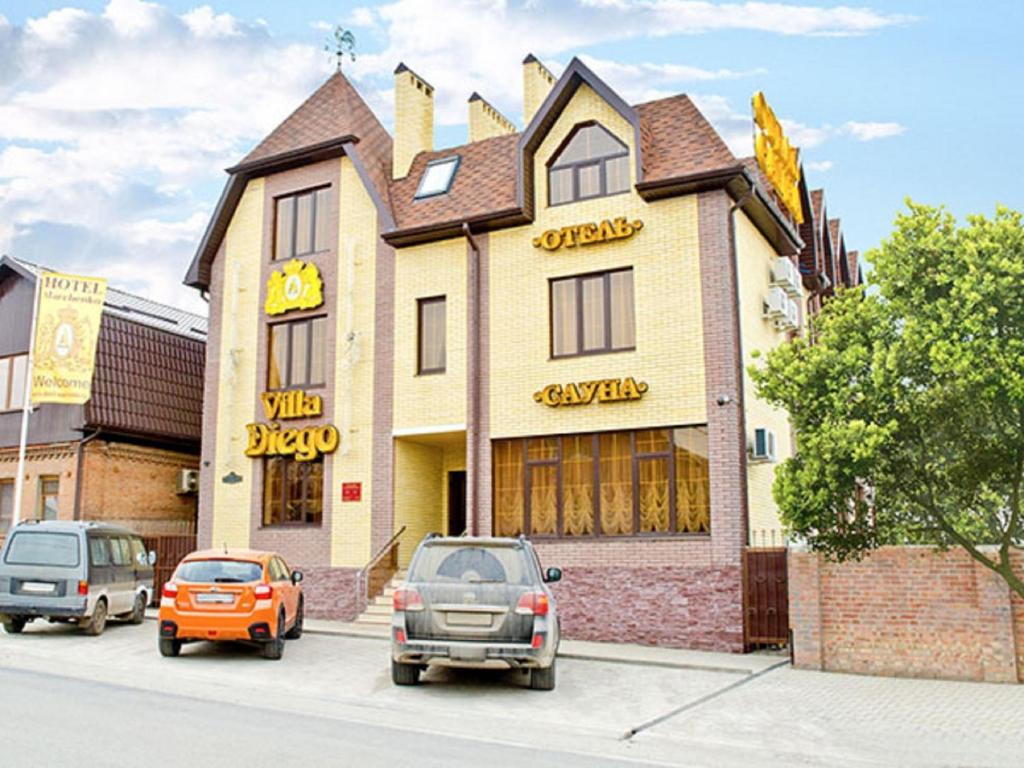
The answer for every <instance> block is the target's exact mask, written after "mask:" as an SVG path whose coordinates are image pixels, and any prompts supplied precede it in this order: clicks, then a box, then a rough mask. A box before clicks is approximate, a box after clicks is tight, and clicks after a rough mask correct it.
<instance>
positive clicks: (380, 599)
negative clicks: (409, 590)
mask: <svg viewBox="0 0 1024 768" xmlns="http://www.w3.org/2000/svg"><path fill="white" fill-rule="evenodd" d="M403 581H405V571H398V572H397V573H395V575H394V576H392V577H391V581H389V582H388V583H387V584H386V585H385V586H384V591H383V592H381V593H380V594H379V595H377V596H376V597H375V598H373V600H371V601H370V602H369V603H368V604H367V606H366V610H364V611H363V612H362V613H361V614H360V615H359V618H357V619H356V620H355V621H354V622H353V624H356V625H358V626H362V627H382V626H388V625H390V624H391V613H392V610H391V605H392V599H393V597H394V594H395V589H396V588H397V587H398V586H399V585H401V583H402V582H403Z"/></svg>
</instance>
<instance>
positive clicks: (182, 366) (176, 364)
mask: <svg viewBox="0 0 1024 768" xmlns="http://www.w3.org/2000/svg"><path fill="white" fill-rule="evenodd" d="M205 349H206V345H205V344H204V343H203V342H201V341H197V340H194V339H188V338H184V337H182V336H179V335H176V334H172V333H167V332H166V331H163V330H159V329H157V328H154V327H153V326H151V325H147V324H142V323H138V322H133V321H131V320H128V319H126V318H124V317H121V316H119V315H112V314H111V313H106V312H105V313H104V315H103V319H102V322H101V323H100V337H99V343H98V344H97V345H96V372H95V373H94V374H93V391H92V398H91V399H90V400H89V401H88V402H87V403H86V406H85V420H86V423H87V424H88V425H90V426H93V427H102V428H104V429H109V430H111V431H114V432H124V433H129V434H135V435H142V436H154V437H163V438H171V439H176V440H185V441H194V442H198V441H199V439H200V436H201V434H202V418H203V367H204V361H205Z"/></svg>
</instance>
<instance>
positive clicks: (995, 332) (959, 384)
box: [751, 202, 1024, 596]
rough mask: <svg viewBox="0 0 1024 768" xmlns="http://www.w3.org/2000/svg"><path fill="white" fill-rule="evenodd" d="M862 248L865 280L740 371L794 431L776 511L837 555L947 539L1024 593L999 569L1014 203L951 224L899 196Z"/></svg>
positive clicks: (1019, 344)
mask: <svg viewBox="0 0 1024 768" xmlns="http://www.w3.org/2000/svg"><path fill="white" fill-rule="evenodd" d="M867 258H868V260H869V261H870V262H872V263H873V267H874V269H873V271H872V272H871V273H870V280H869V284H868V288H867V290H864V289H862V288H858V289H853V290H840V291H839V292H838V293H837V295H836V296H835V297H834V298H833V299H831V300H830V301H827V302H826V304H825V307H824V309H823V311H822V312H821V313H820V314H819V315H818V317H817V318H815V320H814V322H813V328H812V332H811V334H810V336H811V338H810V339H797V340H796V341H793V342H792V343H790V344H786V345H783V346H781V347H778V348H776V349H775V350H772V351H771V352H770V353H769V354H768V355H767V357H766V359H765V360H764V364H763V365H758V366H754V367H753V368H752V370H751V375H752V376H753V378H754V380H755V384H756V386H757V389H758V392H759V394H760V396H761V397H763V398H765V399H767V400H769V401H770V402H772V403H774V404H776V405H779V406H781V407H784V408H785V409H786V410H788V411H789V413H790V415H791V417H792V420H793V424H794V427H795V430H796V435H797V446H798V448H797V452H796V455H795V456H794V457H793V458H790V459H787V460H786V461H785V462H783V463H782V464H781V465H780V466H779V468H778V471H777V473H776V478H775V485H774V489H773V492H774V496H775V499H776V502H777V503H778V505H779V508H780V513H781V515H782V518H783V521H784V523H785V524H786V526H787V527H788V528H789V529H790V531H791V532H793V533H795V534H797V535H799V536H801V537H803V538H805V539H806V541H807V543H808V544H809V546H811V547H812V548H813V549H816V550H819V551H822V552H825V553H826V554H828V555H829V556H831V557H834V558H836V559H840V560H842V559H845V558H849V557H859V556H860V555H862V554H863V553H864V552H865V551H867V550H870V549H872V548H874V547H878V546H881V545H883V544H901V543H927V544H934V545H937V546H939V547H942V548H945V547H949V546H960V547H963V548H964V549H965V550H967V552H969V553H970V555H971V556H972V557H974V558H975V559H976V560H978V561H979V562H981V563H983V564H984V565H985V566H986V567H988V568H991V569H992V570H994V571H996V572H997V573H999V574H1000V575H1001V576H1002V577H1003V578H1004V579H1005V580H1006V581H1007V583H1008V584H1009V585H1010V587H1011V588H1012V589H1014V590H1015V591H1016V592H1017V593H1019V594H1021V595H1022V596H1024V582H1022V581H1021V579H1020V578H1019V577H1018V576H1016V575H1015V574H1014V573H1013V571H1012V569H1011V567H1010V553H1011V551H1012V550H1014V549H1021V548H1022V546H1024V520H1022V515H1021V493H1022V474H1024V227H1022V221H1021V214H1020V213H1019V212H1015V211H1011V210H1008V209H1005V208H998V209H997V210H996V214H995V216H994V217H993V218H985V217H983V216H973V217H970V218H969V219H968V220H967V223H966V225H965V226H962V227H958V226H957V224H956V221H955V220H954V218H953V216H952V215H951V214H950V213H948V212H947V211H946V210H945V209H942V208H932V207H928V206H923V205H915V204H913V203H910V202H908V211H907V212H906V213H903V214H901V215H899V216H898V217H897V219H896V227H895V231H894V232H893V233H892V235H891V237H889V239H887V240H886V241H885V242H883V243H882V245H881V247H879V248H878V249H876V250H874V251H872V252H871V253H869V254H868V257H867ZM858 489H867V491H866V492H861V491H858ZM986 545H994V548H992V547H989V546H986Z"/></svg>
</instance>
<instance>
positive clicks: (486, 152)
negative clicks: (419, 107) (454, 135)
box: [391, 133, 519, 229]
mask: <svg viewBox="0 0 1024 768" xmlns="http://www.w3.org/2000/svg"><path fill="white" fill-rule="evenodd" d="M518 140H519V134H518V133H510V134H506V135H504V136H494V137H492V138H489V139H484V140H482V141H477V142H474V143H472V144H464V145H462V146H460V147H452V148H451V149H442V150H437V151H434V152H421V153H420V154H418V155H417V156H416V159H415V160H413V163H412V166H411V167H410V168H409V173H408V174H406V176H405V178H403V179H396V180H395V181H393V182H391V201H392V209H393V211H394V214H395V228H396V229H413V228H416V227H422V226H427V225H434V224H441V223H443V222H449V221H450V222H456V221H457V222H462V221H466V220H467V219H474V218H478V217H481V216H486V215H488V214H493V213H497V212H499V211H504V210H508V209H511V208H515V207H516V142H518ZM453 155H458V156H459V158H460V160H459V167H458V169H457V170H456V172H455V178H454V179H453V180H452V186H451V189H450V190H449V191H448V193H447V194H444V195H434V196H433V197H426V198H423V199H422V200H416V199H415V197H416V189H417V188H418V186H419V183H420V178H421V177H422V176H423V169H424V168H425V167H426V165H427V163H429V162H430V161H431V160H438V159H440V158H442V157H452V156H453Z"/></svg>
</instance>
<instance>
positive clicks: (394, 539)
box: [359, 525, 405, 576]
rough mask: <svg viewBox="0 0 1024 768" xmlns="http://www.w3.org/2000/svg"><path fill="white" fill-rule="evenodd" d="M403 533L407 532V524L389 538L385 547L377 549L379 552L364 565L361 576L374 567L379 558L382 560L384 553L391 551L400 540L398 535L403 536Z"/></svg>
mask: <svg viewBox="0 0 1024 768" xmlns="http://www.w3.org/2000/svg"><path fill="white" fill-rule="evenodd" d="M403 533H405V526H404V525H403V526H402V527H401V528H399V529H398V530H397V531H396V532H395V534H394V535H393V536H392V537H391V538H390V539H388V541H387V543H386V544H385V545H384V546H383V547H381V548H380V549H379V550H377V554H375V555H374V556H373V557H371V558H370V561H369V562H368V563H367V564H366V565H364V566H363V569H362V570H361V571H360V572H359V574H360V576H362V575H363V574H365V573H367V572H368V571H369V570H370V569H371V568H373V566H375V565H376V564H377V561H378V560H380V559H381V558H382V557H384V555H386V554H387V553H388V552H390V551H391V548H392V547H393V546H394V545H395V543H396V542H397V541H398V537H399V536H401V535H402V534H403Z"/></svg>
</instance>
